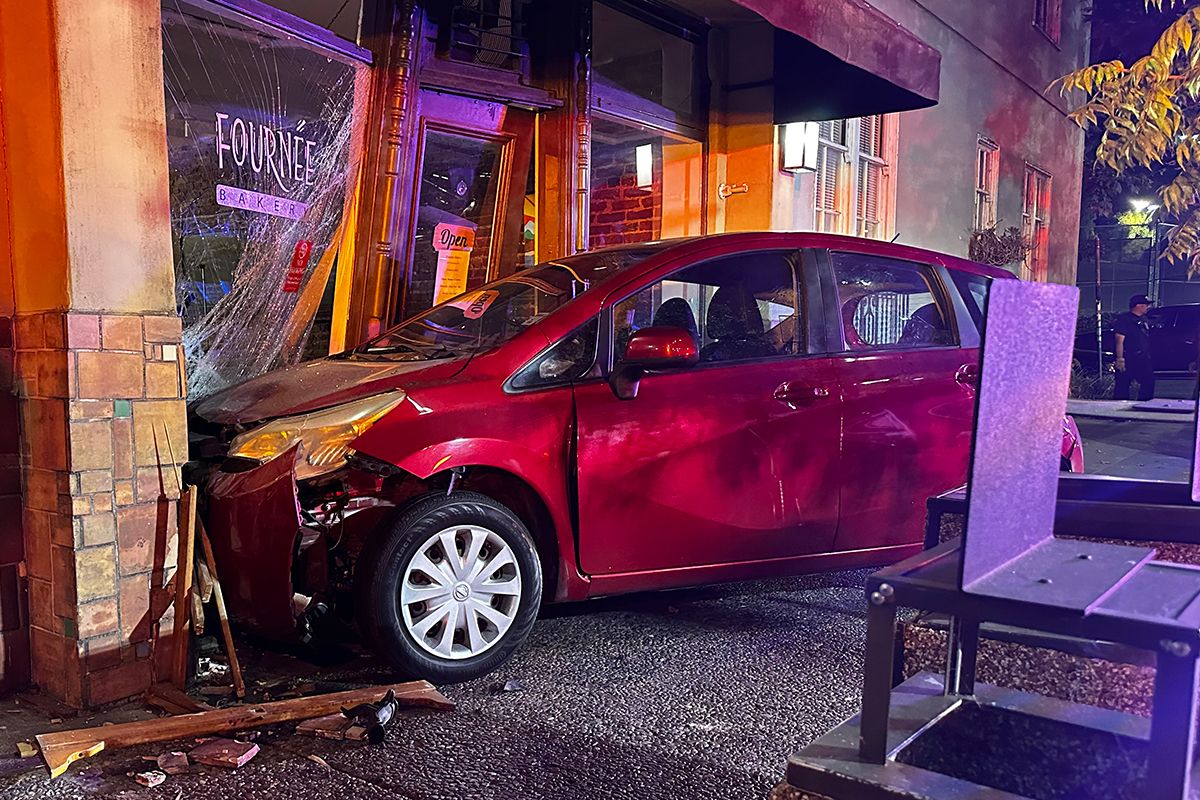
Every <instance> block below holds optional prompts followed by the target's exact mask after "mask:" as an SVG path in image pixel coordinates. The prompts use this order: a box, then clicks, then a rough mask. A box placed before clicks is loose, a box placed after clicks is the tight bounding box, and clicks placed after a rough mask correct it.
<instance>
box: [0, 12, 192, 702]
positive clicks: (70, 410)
mask: <svg viewBox="0 0 1200 800" xmlns="http://www.w3.org/2000/svg"><path fill="white" fill-rule="evenodd" d="M159 25H160V20H159V4H158V2H156V1H155V0H91V2H88V3H73V2H72V3H62V2H60V3H11V4H10V3H4V4H2V7H0V97H3V105H0V137H2V138H0V142H2V143H3V144H4V145H5V147H6V158H5V161H3V162H0V169H2V171H3V174H2V175H0V189H3V190H6V191H7V194H8V214H7V217H5V216H4V215H2V214H0V223H7V224H6V227H5V228H0V239H3V240H4V242H3V243H0V279H3V280H4V281H6V282H10V283H11V286H12V296H13V311H14V318H15V324H14V336H13V339H14V342H13V344H14V347H15V354H16V357H15V366H14V372H13V382H14V384H15V387H16V392H17V405H18V407H19V410H20V422H21V431H20V454H21V455H20V466H21V477H22V518H23V522H24V545H25V548H24V549H25V566H26V569H25V571H26V574H27V576H28V577H27V585H28V608H29V634H30V642H31V646H32V647H31V649H32V678H33V682H34V683H36V684H38V685H39V686H40V687H41V688H43V689H44V690H45V691H47V692H49V693H50V694H52V695H54V696H56V697H58V698H59V699H61V700H64V701H66V702H69V703H72V704H75V705H82V706H94V705H98V704H102V703H106V702H109V701H113V700H118V699H121V698H124V697H128V696H131V695H133V694H136V693H138V692H140V691H142V690H144V689H145V688H146V687H147V686H148V685H149V684H150V683H151V682H152V680H153V679H154V672H155V668H154V665H155V664H156V663H163V664H165V663H169V659H166V658H163V656H164V655H166V654H165V653H163V652H159V653H157V654H156V653H154V647H155V644H154V643H155V641H156V639H155V636H154V633H155V630H156V628H157V627H158V625H159V624H160V622H162V623H163V625H164V628H163V629H164V630H165V631H169V630H170V620H169V619H162V613H163V611H164V610H165V607H166V600H167V593H166V592H165V591H164V590H163V587H164V586H165V582H166V579H167V578H169V576H170V573H171V572H172V569H171V568H172V567H173V565H174V548H175V519H176V510H175V500H176V499H177V497H178V491H177V487H176V477H175V476H176V475H177V472H176V469H175V467H176V464H175V463H174V462H179V461H182V460H184V459H185V458H186V449H187V432H186V428H185V409H184V401H183V400H182V399H181V398H182V397H183V396H184V394H185V390H184V376H183V370H182V358H181V352H180V347H179V337H180V329H179V320H178V318H177V317H176V316H175V314H174V298H173V283H174V276H173V266H172V257H171V241H170V211H169V201H168V193H167V159H166V131H165V112H164V102H163V83H162V43H161V38H160V32H159ZM2 196H3V192H0V197H2ZM0 296H2V295H0ZM172 449H173V450H174V458H172V456H171V450H172ZM160 650H161V648H160Z"/></svg>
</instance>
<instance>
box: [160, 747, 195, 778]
mask: <svg viewBox="0 0 1200 800" xmlns="http://www.w3.org/2000/svg"><path fill="white" fill-rule="evenodd" d="M155 763H157V764H158V768H159V769H161V770H162V771H163V772H165V773H167V774H168V775H178V774H179V773H181V772H187V769H188V766H190V764H191V762H190V760H189V759H188V755H187V753H181V752H179V751H178V750H172V751H171V752H169V753H162V754H161V755H159V756H158V757H157V758H156V759H155Z"/></svg>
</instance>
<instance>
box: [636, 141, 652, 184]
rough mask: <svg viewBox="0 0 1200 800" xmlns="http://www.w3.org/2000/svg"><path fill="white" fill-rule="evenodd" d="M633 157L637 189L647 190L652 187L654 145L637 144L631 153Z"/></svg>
mask: <svg viewBox="0 0 1200 800" xmlns="http://www.w3.org/2000/svg"><path fill="white" fill-rule="evenodd" d="M633 157H634V163H635V164H637V185H638V188H639V189H649V188H650V187H651V186H653V185H654V145H652V144H639V145H638V146H637V148H636V149H635V150H634V151H633Z"/></svg>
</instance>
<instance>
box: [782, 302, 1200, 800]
mask: <svg viewBox="0 0 1200 800" xmlns="http://www.w3.org/2000/svg"><path fill="white" fill-rule="evenodd" d="M1076 299H1077V298H1076V291H1075V290H1074V289H1073V288H1071V287H1062V286H1047V285H1033V284H1020V283H1017V282H1015V281H1012V282H1009V281H997V282H995V284H994V285H993V287H992V290H991V292H990V294H989V298H988V303H987V306H988V307H987V312H986V330H985V335H984V345H983V358H982V364H981V377H980V385H979V394H978V399H977V414H976V427H975V435H974V443H973V448H972V457H971V469H970V478H969V483H968V485H967V487H966V490H965V492H962V493H961V494H960V493H949V494H948V495H943V496H942V497H939V498H935V499H934V500H933V501H931V504H930V505H931V514H930V519H929V521H928V523H927V529H926V536H927V543H928V544H933V545H934V546H932V547H931V549H929V550H927V551H925V552H924V553H921V554H920V555H918V556H915V557H913V558H910V559H908V560H906V561H904V562H901V563H900V564H897V565H895V566H892V567H889V568H887V569H884V570H882V571H880V572H878V573H876V574H874V575H872V576H871V577H870V579H869V580H868V584H867V598H868V604H869V605H868V619H867V637H866V638H867V648H866V671H865V676H864V685H863V704H862V713H861V714H859V715H858V716H856V717H854V718H852V719H851V720H849V721H847V722H846V723H843V724H842V725H841V726H838V727H837V728H835V729H834V730H833V731H831V732H830V733H829V734H827V735H826V736H824V737H821V738H820V739H818V740H817V741H815V742H813V743H812V744H811V745H809V746H808V747H806V748H804V749H803V750H801V751H800V752H799V753H797V754H795V755H793V756H792V758H791V759H790V760H789V763H788V773H787V774H788V782H789V783H791V784H792V785H793V786H796V787H797V788H799V789H801V790H805V791H810V792H815V793H818V794H823V795H827V796H830V797H834V798H838V800H842V799H843V798H844V799H845V800H859V798H863V799H864V800H866V799H867V798H899V797H904V798H909V799H910V800H911V799H912V798H921V797H923V798H930V800H932V799H933V798H950V797H964V798H965V797H971V798H973V800H974V799H975V798H1016V797H1019V796H1022V795H1017V794H1013V793H1012V792H1009V791H1005V790H1003V789H1002V788H999V787H998V786H994V785H981V784H977V783H973V782H970V781H967V780H965V779H963V778H961V777H955V776H953V775H951V774H946V773H944V772H942V771H938V770H935V769H928V768H925V767H923V766H920V765H918V764H914V763H905V762H906V760H907V759H905V758H904V753H905V751H906V750H907V749H908V748H910V747H912V746H914V744H915V743H916V742H917V741H918V740H919V739H921V737H924V736H928V735H932V734H933V733H934V731H935V729H938V727H939V726H941V725H945V724H946V722H947V720H949V719H951V717H952V715H953V714H954V713H955V712H956V711H959V710H960V709H963V708H964V706H965V704H970V705H972V706H973V707H983V708H988V709H993V710H1000V711H1002V712H1011V713H1013V714H1020V715H1024V716H1025V717H1038V718H1040V719H1042V720H1046V721H1052V722H1054V723H1055V724H1066V725H1068V726H1069V727H1068V728H1061V727H1060V728H1054V730H1059V731H1063V730H1071V731H1078V732H1080V733H1081V734H1082V733H1084V732H1086V731H1100V732H1103V733H1104V734H1111V735H1112V736H1118V737H1119V736H1123V737H1126V738H1127V739H1129V740H1132V741H1138V742H1143V743H1146V744H1147V745H1148V747H1146V748H1145V751H1146V753H1147V756H1146V759H1147V760H1148V764H1146V765H1145V775H1144V778H1139V779H1138V780H1140V781H1141V785H1140V786H1139V788H1138V791H1139V792H1140V794H1138V796H1144V797H1148V798H1149V797H1152V798H1156V800H1159V799H1160V798H1161V799H1162V800H1167V799H1168V798H1184V797H1187V796H1188V792H1189V786H1190V783H1191V777H1192V773H1193V769H1194V768H1193V763H1194V759H1193V743H1194V716H1195V706H1196V688H1197V687H1196V681H1197V677H1198V669H1197V665H1198V663H1200V662H1198V660H1197V659H1198V657H1200V567H1194V566H1190V565H1181V564H1172V563H1167V562H1160V561H1155V560H1154V558H1153V556H1154V550H1153V549H1151V548H1147V547H1141V546H1129V545H1122V544H1110V543H1106V542H1093V541H1079V540H1073V539H1063V538H1057V537H1056V536H1055V535H1054V533H1055V531H1056V530H1057V532H1058V533H1061V534H1070V535H1086V536H1089V537H1095V538H1108V537H1113V538H1121V539H1136V540H1142V541H1153V540H1172V539H1173V540H1177V541H1190V542H1200V526H1198V525H1197V524H1196V517H1197V507H1196V506H1195V505H1194V503H1195V502H1196V501H1197V500H1200V480H1198V477H1200V476H1197V475H1196V470H1195V469H1194V470H1193V480H1192V482H1191V485H1190V486H1189V485H1184V484H1161V483H1156V482H1147V481H1124V480H1117V479H1097V478H1075V477H1064V478H1061V479H1060V477H1059V474H1058V465H1059V452H1058V448H1059V444H1060V443H1059V441H1058V437H1059V436H1061V433H1060V430H1061V429H1060V424H1061V423H1060V420H1061V417H1062V414H1063V412H1064V410H1065V406H1066V394H1067V386H1068V381H1069V372H1070V350H1071V341H1072V334H1073V329H1072V322H1073V320H1074V315H1075V308H1076ZM1032 330H1036V331H1037V332H1038V335H1037V336H1036V337H1034V336H1030V335H1029V331H1032ZM1197 449H1198V450H1200V441H1198V447H1197ZM949 512H962V513H965V519H966V522H965V525H964V533H963V536H962V538H961V539H954V540H950V541H946V542H941V543H935V540H936V538H937V537H938V531H939V530H940V526H941V523H940V517H941V516H942V515H943V514H945V513H949ZM1189 520H1190V521H1191V524H1190V525H1189V524H1188V522H1189ZM1128 525H1133V526H1134V527H1131V528H1126V527H1125V526H1128ZM899 607H906V608H912V609H917V610H920V611H931V612H938V613H941V614H945V615H946V616H947V617H948V618H949V620H950V625H949V647H948V651H949V653H948V658H947V662H946V668H945V671H944V674H943V675H942V676H941V677H940V678H937V677H936V676H933V675H931V674H929V673H923V674H921V675H918V676H916V677H914V678H912V679H910V680H909V681H906V682H904V683H903V684H901V685H899V686H896V687H894V686H893V667H894V658H895V637H896V615H897V609H898V608H899ZM989 623H990V624H996V625H1001V626H1007V627H1008V628H1011V629H1018V630H1023V631H1030V632H1040V633H1043V634H1046V636H1045V637H1044V638H1043V641H1042V646H1048V647H1053V648H1055V649H1058V648H1059V646H1061V645H1063V644H1064V643H1066V642H1068V641H1072V642H1076V643H1077V642H1078V641H1080V640H1090V641H1096V642H1105V643H1113V644H1115V645H1118V646H1121V647H1126V648H1138V649H1141V650H1144V651H1147V652H1148V653H1152V654H1153V656H1152V657H1153V658H1154V661H1155V663H1156V678H1155V695H1154V700H1153V709H1152V710H1153V716H1152V719H1151V721H1150V723H1149V725H1148V727H1147V724H1146V721H1145V720H1142V719H1139V718H1135V717H1131V716H1130V715H1126V714H1120V713H1117V712H1112V711H1102V710H1100V709H1093V708H1088V707H1085V706H1079V705H1075V704H1069V703H1063V702H1061V701H1055V700H1049V699H1047V698H1041V697H1038V696H1036V695H1030V694H1026V693H1022V692H1015V691H1011V690H1004V689H998V688H996V687H990V686H985V685H982V684H980V685H978V686H977V685H976V682H975V662H976V657H977V645H978V640H979V629H980V625H981V624H989ZM939 741H940V742H942V744H943V746H950V747H953V746H954V745H953V741H950V743H949V745H946V741H945V740H944V739H939ZM1042 766H1043V767H1045V766H1046V765H1042ZM1050 766H1051V767H1052V766H1053V765H1050ZM1012 769H1013V770H1014V771H1015V770H1021V769H1023V767H1022V765H1021V764H1018V763H1014V764H1012ZM1098 796H1102V795H1100V794H1099V793H1098Z"/></svg>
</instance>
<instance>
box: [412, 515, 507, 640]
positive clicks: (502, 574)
mask: <svg viewBox="0 0 1200 800" xmlns="http://www.w3.org/2000/svg"><path fill="white" fill-rule="evenodd" d="M520 603H521V568H520V567H519V566H518V565H517V559H516V558H515V556H514V555H513V551H512V548H511V547H509V546H508V544H507V543H506V542H505V541H504V540H503V539H501V538H500V537H499V536H498V535H497V534H496V533H494V532H493V531H490V530H488V529H487V528H480V527H476V526H474V525H461V526H457V527H454V528H447V529H446V530H444V531H441V532H440V533H435V534H434V535H433V536H430V537H429V538H428V539H426V540H425V543H424V544H423V545H421V547H420V549H419V550H417V552H416V554H415V555H414V556H413V557H412V560H411V561H409V562H408V567H407V568H406V569H405V570H404V579H403V582H402V583H401V586H400V615H401V617H402V618H403V619H404V627H405V628H407V629H408V632H409V634H411V635H412V637H413V639H414V640H415V641H416V642H417V644H419V645H420V646H421V647H422V648H423V649H425V650H426V651H428V652H429V653H430V654H432V655H434V656H437V657H438V658H449V659H454V660H458V659H462V658H470V657H472V656H477V655H479V654H480V653H482V652H484V651H485V650H487V649H488V648H490V647H492V645H494V644H496V642H498V641H500V640H501V639H503V638H504V634H505V633H507V632H508V629H509V627H511V626H512V622H513V619H514V618H515V617H516V616H517V608H518V606H519V605H520Z"/></svg>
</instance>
